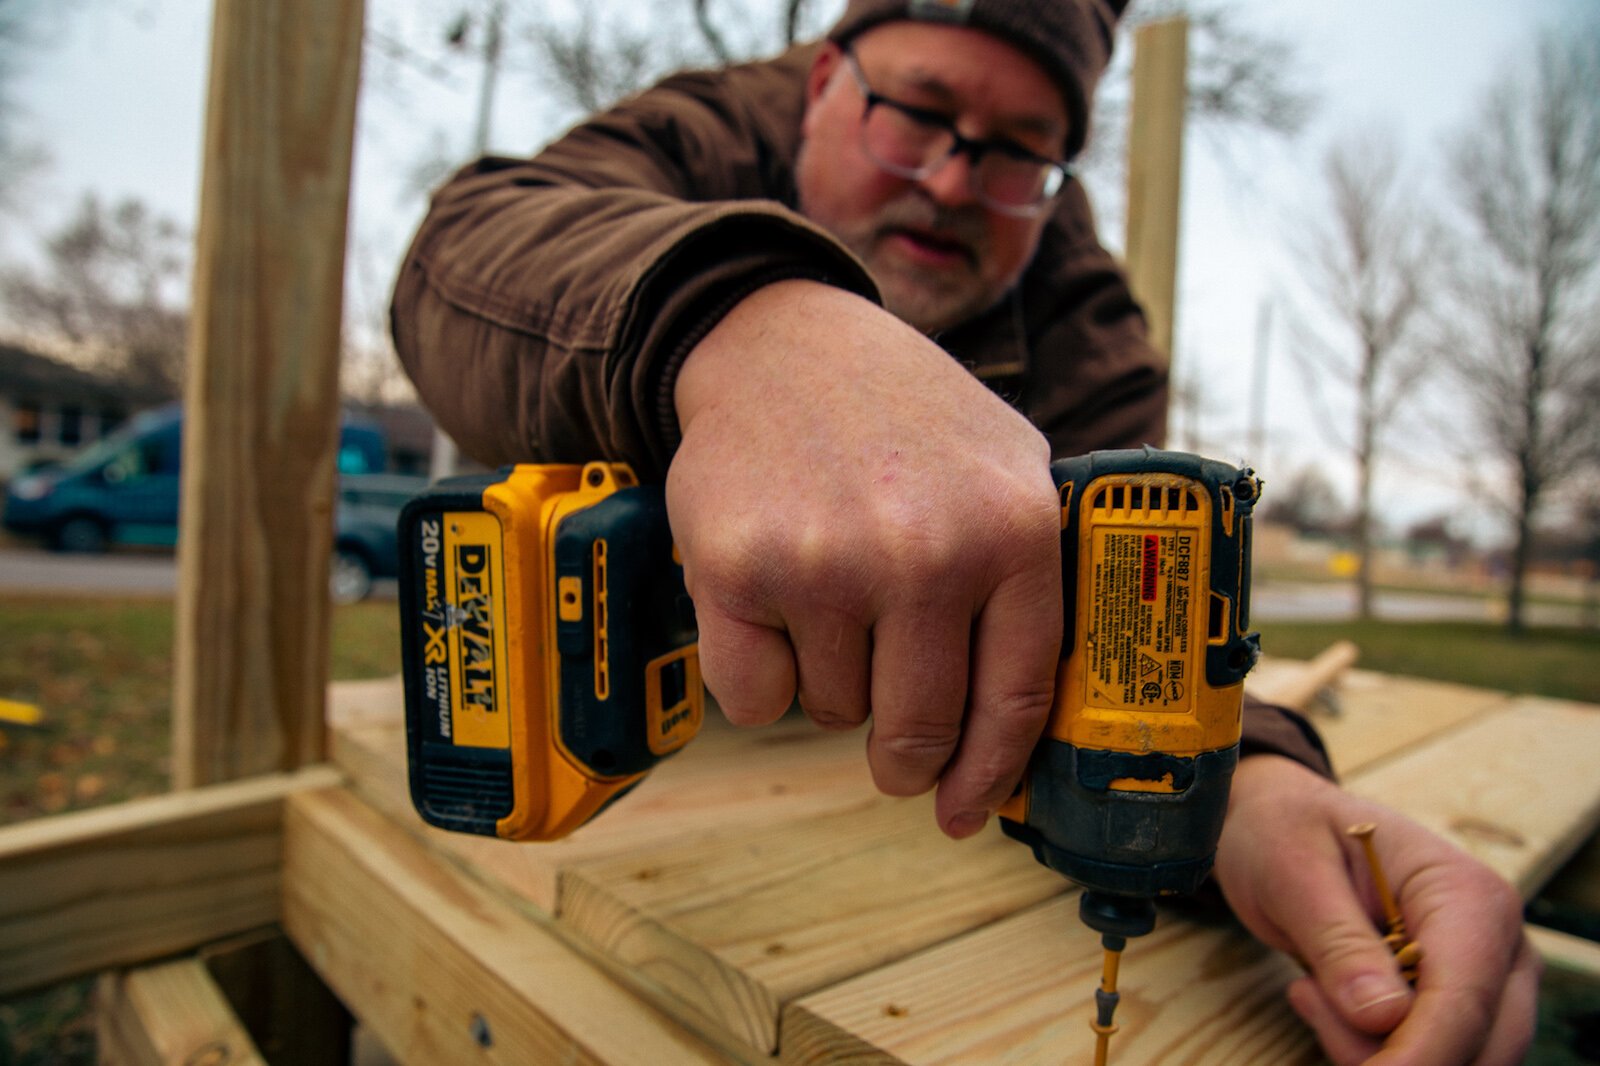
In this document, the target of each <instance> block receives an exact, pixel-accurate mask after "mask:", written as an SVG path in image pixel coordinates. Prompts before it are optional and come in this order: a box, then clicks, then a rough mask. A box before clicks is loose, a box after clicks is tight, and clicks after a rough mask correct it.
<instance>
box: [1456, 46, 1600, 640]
mask: <svg viewBox="0 0 1600 1066" xmlns="http://www.w3.org/2000/svg"><path fill="white" fill-rule="evenodd" d="M1597 30H1600V27H1597V26H1596V25H1595V24H1594V23H1593V22H1592V21H1591V22H1590V24H1589V25H1588V26H1587V27H1584V28H1582V29H1581V30H1579V29H1575V28H1572V27H1569V28H1567V31H1566V32H1561V33H1552V34H1549V35H1547V36H1546V37H1544V38H1543V39H1542V40H1541V41H1540V42H1539V43H1538V46H1537V49H1536V52H1535V54H1534V55H1533V56H1532V57H1530V58H1531V61H1524V62H1522V63H1519V64H1517V65H1515V66H1513V67H1512V68H1510V69H1509V71H1508V73H1507V74H1505V75H1504V76H1503V77H1502V78H1501V79H1500V81H1499V82H1498V83H1497V84H1496V85H1495V86H1494V87H1493V88H1492V90H1491V91H1490V92H1489V93H1488V95H1486V96H1485V98H1484V100H1483V102H1482V104H1481V106H1480V108H1479V110H1478V113H1477V115H1476V116H1475V119H1474V121H1473V122H1472V124H1471V125H1470V126H1468V127H1467V128H1466V129H1465V130H1464V131H1463V132H1462V133H1461V134H1460V135H1459V136H1458V137H1457V138H1456V139H1455V141H1454V144H1453V152H1452V156H1451V177H1452V179H1453V183H1454V188H1455V192H1456V198H1457V200H1458V202H1459V205H1460V207H1461V209H1462V214H1463V216H1464V217H1465V219H1466V228H1467V231H1466V234H1465V235H1464V240H1463V244H1462V247H1463V249H1464V251H1463V253H1462V254H1461V255H1460V256H1458V257H1456V258H1459V259H1460V260H1461V262H1460V266H1459V271H1458V284H1457V297H1458V300H1457V306H1456V308H1455V309H1454V313H1453V315H1452V316H1451V319H1450V324H1449V326H1448V327H1446V328H1444V329H1443V330H1442V336H1443V340H1442V343H1441V345H1440V354H1441V357H1442V359H1444V360H1446V361H1448V364H1449V365H1450V367H1451V368H1452V369H1453V371H1454V372H1455V377H1456V379H1457V381H1458V382H1459V384H1460V387H1461V406H1462V410H1461V412H1460V414H1461V417H1462V419H1463V420H1464V421H1465V422H1466V423H1467V424H1469V425H1470V427H1471V430H1472V433H1473V440H1474V442H1475V443H1476V444H1477V450H1478V453H1479V454H1480V455H1481V456H1483V457H1484V458H1486V459H1489V460H1491V461H1497V463H1498V465H1499V466H1500V468H1501V469H1502V470H1503V471H1504V480H1503V482H1502V484H1503V486H1504V488H1503V490H1502V492H1501V493H1500V498H1501V501H1502V502H1503V504H1504V507H1505V511H1506V514H1507V517H1508V519H1509V524H1510V526H1511V529H1512V538H1513V548H1512V557H1511V588H1510V611H1509V620H1508V626H1509V628H1510V630H1511V631H1512V632H1513V633H1515V632H1520V631H1521V630H1522V629H1523V627H1524V619H1523V614H1524V604H1525V598H1526V591H1525V590H1526V582H1527V571H1528V563H1529V558H1530V553H1531V549H1532V544H1533V535H1534V531H1535V528H1536V525H1537V522H1538V519H1539V516H1540V513H1541V509H1542V508H1543V507H1544V506H1545V504H1546V503H1547V502H1548V501H1549V499H1550V498H1551V496H1552V494H1553V493H1555V492H1556V491H1558V490H1559V489H1560V488H1561V487H1562V486H1563V483H1565V482H1568V481H1569V480H1570V479H1571V478H1573V477H1574V476H1576V475H1577V474H1579V473H1580V472H1583V471H1586V470H1587V471H1590V472H1591V473H1592V471H1593V469H1594V467H1593V465H1592V462H1593V459H1594V457H1595V455H1596V449H1597V444H1596V434H1597V426H1600V420H1597V419H1596V418H1595V406H1594V403H1595V400H1596V399H1597V398H1600V331H1597V330H1596V328H1595V324H1594V307H1595V305H1596V299H1597V298H1600V269H1597V265H1600V32H1597Z"/></svg>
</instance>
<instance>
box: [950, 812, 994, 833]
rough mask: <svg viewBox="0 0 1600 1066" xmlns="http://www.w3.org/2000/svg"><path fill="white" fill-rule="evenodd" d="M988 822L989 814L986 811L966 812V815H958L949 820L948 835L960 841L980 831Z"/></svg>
mask: <svg viewBox="0 0 1600 1066" xmlns="http://www.w3.org/2000/svg"><path fill="white" fill-rule="evenodd" d="M988 821H989V814H988V812H987V811H968V812H967V813H966V814H958V815H956V816H955V817H954V818H952V819H950V828H949V833H950V835H951V836H953V837H955V838H956V839H957V840H960V839H961V838H963V837H969V836H971V835H972V834H974V833H976V832H977V831H978V830H980V829H982V828H983V827H984V825H985V823H987V822H988Z"/></svg>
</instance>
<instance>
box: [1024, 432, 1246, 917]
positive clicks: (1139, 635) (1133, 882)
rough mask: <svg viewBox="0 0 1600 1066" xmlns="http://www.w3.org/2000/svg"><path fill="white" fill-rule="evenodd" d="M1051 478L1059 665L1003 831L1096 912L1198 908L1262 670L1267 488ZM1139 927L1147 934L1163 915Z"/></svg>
mask: <svg viewBox="0 0 1600 1066" xmlns="http://www.w3.org/2000/svg"><path fill="white" fill-rule="evenodd" d="M1051 472H1052V474H1053V476H1054V478H1055V482H1056V486H1057V490H1058V492H1059V494H1060V499H1061V545H1062V561H1063V591H1064V594H1065V595H1064V607H1065V640H1064V642H1063V659H1062V662H1061V665H1060V668H1059V671H1058V674H1057V679H1056V702H1055V706H1054V708H1053V709H1052V712H1051V717H1050V722H1049V725H1048V726H1047V727H1046V731H1045V737H1044V738H1043V739H1042V740H1041V741H1040V743H1039V745H1038V747H1037V748H1036V749H1035V752H1034V756H1033V759H1032V762H1031V763H1030V765H1029V768H1028V772H1027V774H1026V775H1025V777H1024V781H1023V787H1022V789H1021V790H1020V791H1019V793H1018V795H1017V796H1015V797H1013V799H1012V800H1011V801H1010V802H1009V803H1007V804H1006V805H1005V806H1004V807H1003V808H1002V809H1001V811H1000V815H1001V825H1002V827H1003V828H1004V830H1005V831H1006V832H1007V833H1008V834H1009V835H1011V836H1013V837H1015V838H1017V839H1019V840H1022V841H1024V842H1025V843H1027V844H1029V845H1030V846H1031V847H1032V848H1033V850H1034V854H1035V857H1036V858H1038V860H1039V861H1040V862H1041V863H1043V864H1044V865H1046V866H1049V867H1050V868H1052V869H1054V870H1057V871H1058V872H1060V873H1063V874H1065V875H1066V876H1068V877H1070V878H1072V879H1073V880H1074V881H1077V882H1078V883H1080V884H1082V885H1084V886H1085V887H1086V888H1089V889H1091V890H1092V891H1091V893H1090V895H1091V896H1093V895H1094V894H1095V893H1096V892H1098V893H1102V894H1109V895H1111V896H1115V897H1129V898H1137V899H1151V898H1154V897H1156V896H1161V895H1167V894H1172V893H1183V892H1193V891H1194V890H1195V889H1196V888H1198V887H1199V885H1200V883H1201V881H1202V880H1203V879H1204V878H1205V875H1206V873H1207V872H1208V871H1209V870H1210V868H1211V863H1212V860H1213V857H1214V856H1215V853H1216V846H1217V841H1218V838H1219V837H1220V835H1221V831H1222V819H1223V815H1224V814H1225V813H1226V812H1227V801H1228V790H1229V784H1230V782H1231V780H1232V776H1233V769H1234V766H1235V765H1236V763H1237V761H1238V752H1239V740H1240V731H1241V709H1242V703H1243V689H1244V677H1245V674H1246V673H1247V672H1248V671H1249V669H1250V668H1251V666H1253V665H1254V663H1255V661H1256V658H1257V656H1258V654H1259V639H1258V637H1257V636H1256V635H1255V634H1253V633H1250V632H1248V628H1249V623H1250V618H1249V602H1250V529H1251V512H1252V509H1253V507H1254V504H1255V501H1256V498H1257V496H1258V494H1259V490H1260V483H1259V482H1258V481H1257V480H1256V478H1255V477H1254V475H1253V474H1252V473H1251V472H1250V471H1249V470H1246V469H1241V468H1238V467H1234V466H1231V465H1229V464H1226V463H1221V462H1217V461H1214V460H1209V459H1202V458H1200V457H1198V456H1194V455H1189V454H1186V453H1180V452H1166V451H1158V450H1156V449H1153V448H1145V449H1142V450H1129V451H1111V452H1096V453H1093V454H1091V455H1088V456H1083V457H1079V458H1073V459H1065V460H1060V461H1057V462H1056V463H1054V464H1052V467H1051ZM1129 913H1138V914H1139V915H1140V916H1139V917H1138V918H1137V919H1135V920H1134V921H1133V924H1134V925H1135V926H1137V925H1141V924H1142V923H1143V922H1144V921H1145V915H1146V914H1147V913H1150V912H1145V911H1143V910H1142V909H1139V908H1134V909H1132V910H1130V912H1129ZM1112 922H1113V918H1106V919H1105V922H1104V923H1103V924H1110V923H1112ZM1096 927H1097V928H1101V927H1102V926H1101V925H1097V926H1096ZM1102 931H1106V932H1110V931H1114V930H1112V929H1107V928H1102ZM1143 931H1146V930H1144V929H1142V928H1127V929H1124V930H1122V932H1125V933H1126V934H1127V935H1137V934H1138V933H1140V932H1143Z"/></svg>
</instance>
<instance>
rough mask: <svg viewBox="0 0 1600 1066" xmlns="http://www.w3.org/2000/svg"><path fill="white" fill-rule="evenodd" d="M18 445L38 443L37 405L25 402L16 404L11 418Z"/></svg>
mask: <svg viewBox="0 0 1600 1066" xmlns="http://www.w3.org/2000/svg"><path fill="white" fill-rule="evenodd" d="M11 423H12V425H13V426H14V427H15V430H16V436H17V443H18V444H38V443H39V405H38V404H36V403H28V402H26V401H24V402H22V403H18V404H17V407H16V411H15V412H14V413H13V414H12V416H11Z"/></svg>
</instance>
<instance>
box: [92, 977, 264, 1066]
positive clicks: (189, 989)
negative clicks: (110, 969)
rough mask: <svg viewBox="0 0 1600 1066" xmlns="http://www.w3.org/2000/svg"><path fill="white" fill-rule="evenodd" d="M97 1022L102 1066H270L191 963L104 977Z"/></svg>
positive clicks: (212, 985)
mask: <svg viewBox="0 0 1600 1066" xmlns="http://www.w3.org/2000/svg"><path fill="white" fill-rule="evenodd" d="M95 1015H96V1017H95V1028H96V1037H97V1039H98V1043H99V1047H98V1049H97V1050H98V1054H99V1061H100V1062H101V1063H104V1064H106V1066H172V1064H174V1063H181V1064H185V1066H187V1064H190V1063H194V1064H199V1063H218V1064H221V1063H226V1064H227V1066H267V1060H266V1059H265V1058H263V1057H262V1055H261V1053H260V1052H259V1051H258V1050H256V1046H255V1043H254V1042H253V1041H252V1040H251V1039H250V1034H249V1033H247V1032H246V1031H245V1028H244V1026H243V1025H242V1024H241V1023H240V1021H239V1019H238V1017H237V1016H236V1015H235V1014H234V1013H233V1008H232V1007H230V1006H229V1005H228V1001H227V999H226V998H225V997H224V996H223V994H222V992H221V991H220V990H219V989H218V988H217V985H216V982H214V981H213V980H212V979H211V975H210V974H209V973H208V972H206V967H205V964H204V963H203V962H201V961H200V960H199V959H196V958H188V959H180V960H177V961H175V962H167V963H162V964H160V965H156V966H150V967H147V968H145V969H142V970H132V971H129V972H126V973H108V974H105V975H104V976H102V977H101V978H100V982H99V984H98V985H97V986H96V989H95Z"/></svg>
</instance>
